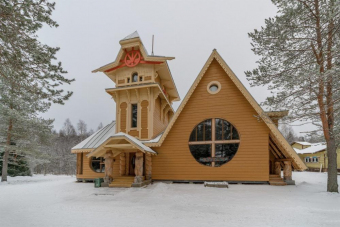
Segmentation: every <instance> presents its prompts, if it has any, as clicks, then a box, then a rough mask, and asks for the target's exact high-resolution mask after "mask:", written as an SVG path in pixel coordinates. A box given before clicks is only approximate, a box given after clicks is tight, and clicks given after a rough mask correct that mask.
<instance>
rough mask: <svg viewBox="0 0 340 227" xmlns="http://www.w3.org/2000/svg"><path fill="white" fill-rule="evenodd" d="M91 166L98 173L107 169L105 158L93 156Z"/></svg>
mask: <svg viewBox="0 0 340 227" xmlns="http://www.w3.org/2000/svg"><path fill="white" fill-rule="evenodd" d="M90 167H91V169H92V170H93V171H94V172H96V173H104V171H105V163H104V158H95V157H92V159H91V163H90Z"/></svg>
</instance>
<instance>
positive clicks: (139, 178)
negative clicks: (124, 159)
mask: <svg viewBox="0 0 340 227" xmlns="http://www.w3.org/2000/svg"><path fill="white" fill-rule="evenodd" d="M143 156H144V155H143V153H142V152H140V151H139V152H137V153H136V159H135V174H136V176H135V182H134V183H142V182H143Z"/></svg>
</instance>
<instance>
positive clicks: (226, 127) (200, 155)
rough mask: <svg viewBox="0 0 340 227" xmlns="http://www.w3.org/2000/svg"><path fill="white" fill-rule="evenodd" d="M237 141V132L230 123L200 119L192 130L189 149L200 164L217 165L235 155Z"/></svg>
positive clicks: (220, 120)
mask: <svg viewBox="0 0 340 227" xmlns="http://www.w3.org/2000/svg"><path fill="white" fill-rule="evenodd" d="M213 129H215V130H213ZM239 143H240V137H239V134H238V132H237V130H236V128H235V127H234V126H233V125H232V124H230V123H229V122H228V121H226V120H223V119H219V118H212V119H208V120H205V121H202V122H201V123H199V124H198V125H197V126H196V127H195V128H194V130H192V132H191V135H190V139H189V149H190V152H191V154H192V156H193V157H194V158H195V159H196V161H197V162H199V163H200V164H202V165H205V166H211V167H219V166H222V165H223V164H226V163H227V162H229V161H230V160H231V159H232V158H233V157H234V156H235V154H236V152H237V150H238V147H239Z"/></svg>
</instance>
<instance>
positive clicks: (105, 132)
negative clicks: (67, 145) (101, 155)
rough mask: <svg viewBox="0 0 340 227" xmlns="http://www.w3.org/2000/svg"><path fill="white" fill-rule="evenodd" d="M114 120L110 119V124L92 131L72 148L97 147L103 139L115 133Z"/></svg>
mask: <svg viewBox="0 0 340 227" xmlns="http://www.w3.org/2000/svg"><path fill="white" fill-rule="evenodd" d="M115 126H116V121H112V122H111V123H110V124H108V125H106V126H105V127H103V128H101V129H99V130H98V131H97V132H95V133H93V134H92V135H91V136H89V137H87V138H86V139H85V140H83V141H81V142H80V143H78V144H77V145H76V146H74V147H73V148H72V150H75V149H89V148H97V147H99V146H100V144H102V143H103V142H104V141H105V140H107V139H108V138H109V137H110V136H113V135H115V133H116V127H115Z"/></svg>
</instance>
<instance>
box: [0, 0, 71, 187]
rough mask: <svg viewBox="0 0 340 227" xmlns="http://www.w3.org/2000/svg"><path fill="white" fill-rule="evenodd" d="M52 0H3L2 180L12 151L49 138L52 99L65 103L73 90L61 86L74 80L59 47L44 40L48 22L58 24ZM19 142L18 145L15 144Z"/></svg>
mask: <svg viewBox="0 0 340 227" xmlns="http://www.w3.org/2000/svg"><path fill="white" fill-rule="evenodd" d="M54 7H55V3H50V2H49V1H47V0H0V116H1V117H0V141H3V143H2V145H1V146H4V150H5V152H4V156H3V165H2V178H1V180H2V181H7V166H8V165H7V163H8V155H9V152H12V151H13V150H15V151H16V152H23V153H25V152H26V153H27V152H30V154H32V155H34V153H35V152H38V151H39V146H41V145H42V144H43V143H44V142H46V141H48V139H47V137H48V136H50V135H51V127H52V126H51V125H52V122H53V120H50V119H47V120H45V119H42V118H40V117H39V115H38V114H39V113H43V112H46V111H47V110H48V109H49V108H50V106H51V104H53V103H57V104H64V102H65V101H66V100H68V99H69V97H70V96H71V95H72V92H68V91H64V90H63V89H61V88H60V86H62V85H63V84H65V83H66V84H70V83H71V82H72V81H73V80H72V79H67V78H66V77H64V74H65V73H66V71H64V70H63V68H62V66H61V63H60V62H57V61H56V60H57V59H56V53H57V51H58V50H59V48H54V47H50V46H47V45H44V44H42V43H40V42H39V40H38V37H37V35H36V33H37V31H38V30H39V29H40V28H41V27H42V26H43V25H47V26H50V27H57V26H58V24H57V22H56V21H54V20H52V19H51V18H50V17H51V14H52V11H53V10H54ZM12 142H15V144H16V146H15V147H13V145H11V143H12Z"/></svg>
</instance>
